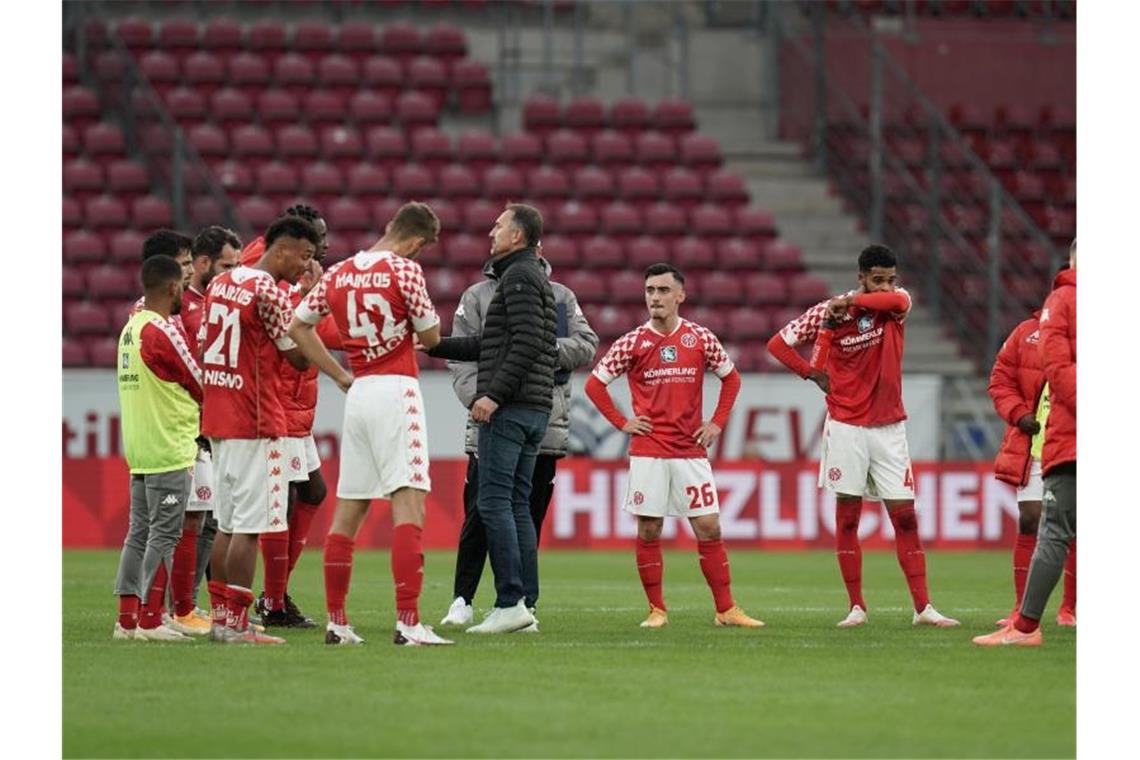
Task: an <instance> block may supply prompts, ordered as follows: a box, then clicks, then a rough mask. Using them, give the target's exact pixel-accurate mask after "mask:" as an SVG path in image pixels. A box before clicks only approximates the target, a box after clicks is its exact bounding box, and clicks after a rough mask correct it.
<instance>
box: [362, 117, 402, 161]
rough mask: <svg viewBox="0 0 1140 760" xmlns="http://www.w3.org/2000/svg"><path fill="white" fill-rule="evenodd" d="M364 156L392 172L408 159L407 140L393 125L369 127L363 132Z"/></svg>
mask: <svg viewBox="0 0 1140 760" xmlns="http://www.w3.org/2000/svg"><path fill="white" fill-rule="evenodd" d="M364 144H365V156H366V157H367V158H368V159H369V160H370V161H374V162H376V163H377V164H379V165H380V166H381V167H383V168H384V170H385V171H388V172H393V171H395V170H396V169H397V168H398V167H399V166H401V165H402V164H404V163H406V162H407V160H408V141H407V138H405V137H404V133H403V132H401V131H400V130H399V129H396V128H395V127H389V126H377V127H370V128H369V129H368V131H367V132H366V133H365V137H364Z"/></svg>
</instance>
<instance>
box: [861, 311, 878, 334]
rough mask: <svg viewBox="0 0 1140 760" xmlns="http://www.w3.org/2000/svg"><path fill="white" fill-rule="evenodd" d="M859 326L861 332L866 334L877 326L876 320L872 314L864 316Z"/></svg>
mask: <svg viewBox="0 0 1140 760" xmlns="http://www.w3.org/2000/svg"><path fill="white" fill-rule="evenodd" d="M858 326H859V332H861V333H865V332H867V331H869V330H870V329H871V328H872V327H874V326H875V318H874V317H872V316H871V315H870V314H864V315H863V316H861V317H859V322H858Z"/></svg>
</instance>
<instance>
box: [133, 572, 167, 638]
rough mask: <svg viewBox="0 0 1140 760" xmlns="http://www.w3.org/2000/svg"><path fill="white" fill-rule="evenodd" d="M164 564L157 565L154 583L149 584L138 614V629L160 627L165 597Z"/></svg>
mask: <svg viewBox="0 0 1140 760" xmlns="http://www.w3.org/2000/svg"><path fill="white" fill-rule="evenodd" d="M166 578H167V573H166V563H165V562H162V563H159V565H158V572H156V573H155V574H154V581H153V582H152V583H151V584H150V591H149V592H148V593H147V595H146V601H145V602H143V605H142V611H141V613H140V614H139V627H140V628H146V629H147V630H150V629H152V628H158V627H159V626H160V625H162V606H163V605H162V603H163V599H164V598H165V597H166Z"/></svg>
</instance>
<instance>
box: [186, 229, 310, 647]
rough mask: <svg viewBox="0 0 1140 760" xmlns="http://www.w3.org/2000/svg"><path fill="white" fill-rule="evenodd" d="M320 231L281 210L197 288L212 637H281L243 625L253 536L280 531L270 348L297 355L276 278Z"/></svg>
mask: <svg viewBox="0 0 1140 760" xmlns="http://www.w3.org/2000/svg"><path fill="white" fill-rule="evenodd" d="M319 241H320V237H319V236H318V234H317V231H316V230H315V229H313V226H312V225H311V224H309V223H308V222H306V221H305V220H304V219H299V218H297V217H281V218H279V219H277V220H276V221H274V222H273V223H272V224H271V225H269V229H267V230H266V232H265V246H266V247H265V252H264V254H262V256H261V259H260V260H259V261H258V262H257V264H255V265H254V266H253V267H246V266H240V267H237V268H236V269H231V270H230V271H228V272H224V273H222V274H221V275H219V276H217V277H215V278H214V280H213V282H211V283H210V286H209V288H207V289H206V301H205V304H204V306H203V309H204V310H205V318H204V320H203V322H202V327H201V329H200V331H199V336H200V341H199V343H200V344H201V346H202V366H203V386H204V389H205V391H204V402H203V409H202V433H203V435H206V436H208V437H209V438H210V445H211V449H212V450H213V452H214V474H215V478H216V485H217V494H216V496H215V501H214V508H215V511H216V512H217V518H218V537H217V538H216V539H215V541H214V548H213V553H212V556H211V558H210V565H211V575H212V577H211V579H210V583H209V584H208V588H209V590H210V606H211V612H212V618H213V620H212V622H213V626H212V628H211V631H210V634H211V638H212V639H214V640H215V641H222V642H232V643H238V642H243V643H253V644H281V643H284V639H281V638H278V637H275V636H265V635H262V634H261V633H259V632H258V631H257V630H256V629H254V628H251V627H250V625H249V605H250V604H251V603H252V602H253V592H252V591H251V590H250V589H251V587H252V583H253V575H254V569H255V566H256V562H257V538H258V536H259V535H260V534H262V533H270V532H274V531H280V530H285V527H286V519H287V517H286V514H285V510H286V488H287V487H288V484H287V483H286V481H285V461H284V455H285V444H284V438H285V432H286V425H285V411H284V409H283V408H282V406H281V400H280V396H279V394H278V393H277V371H278V362H279V358H278V354H279V352H280V353H283V354H284V355H285V356H286V357H287V358H288V359H289V361H291V362H293V363H294V365H295V366H297V367H298V368H303V367H305V366H306V362H305V359H304V357H303V356H302V355H301V354H300V352H299V351H298V350H297V348H296V346H295V345H294V343H293V341H292V340H290V339H289V336H288V335H286V332H285V331H286V328H287V326H288V324H289V319H290V305H289V301H288V299H287V298H286V297H285V294H284V293H283V292H282V291H281V289H280V288H278V287H277V282H278V281H279V280H286V281H289V282H296V280H297V278H298V277H300V276H301V274H302V273H303V272H304V271H305V270H306V269H307V268H308V266H309V260H310V259H312V257H313V253H314V251H315V250H316V247H317V244H318V242H319Z"/></svg>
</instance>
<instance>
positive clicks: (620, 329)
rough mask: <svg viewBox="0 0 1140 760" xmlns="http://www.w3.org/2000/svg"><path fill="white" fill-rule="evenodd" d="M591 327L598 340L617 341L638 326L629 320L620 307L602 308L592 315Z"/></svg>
mask: <svg viewBox="0 0 1140 760" xmlns="http://www.w3.org/2000/svg"><path fill="white" fill-rule="evenodd" d="M589 319H590V327H592V328H593V329H594V332H596V333H597V334H598V338H599V339H601V340H606V341H613V340H617V339H618V338H620V337H621V336H623V335H625V334H626V333H627V332H629V331H630V329H631V328H632V327H633V326H634V325H635V324H636V323H632V322H630V321H629V320H628V318H627V316H626V310H625V309H623V308H621V307H619V306H602V307H601V308H599V309H595V310H594V311H593V312H591V313H590V317H589Z"/></svg>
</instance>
